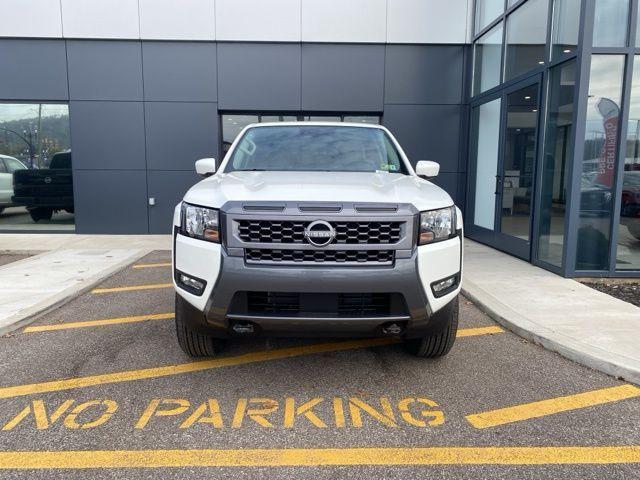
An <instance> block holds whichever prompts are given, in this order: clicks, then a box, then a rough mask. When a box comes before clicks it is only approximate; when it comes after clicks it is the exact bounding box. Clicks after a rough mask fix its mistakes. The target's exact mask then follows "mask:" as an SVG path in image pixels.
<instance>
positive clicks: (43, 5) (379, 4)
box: [0, 0, 472, 44]
mask: <svg viewBox="0 0 640 480" xmlns="http://www.w3.org/2000/svg"><path fill="white" fill-rule="evenodd" d="M470 3H472V2H471V0H0V22H1V23H0V37H26V38H33V37H35V38H37V37H45V38H52V37H53V38H56V37H57V38H61V37H64V38H105V39H140V38H142V39H150V40H222V41H257V42H262V41H264V42H345V43H385V42H386V43H423V44H425V43H436V44H437V43H453V44H461V43H465V41H466V38H467V23H468V18H469V4H470Z"/></svg>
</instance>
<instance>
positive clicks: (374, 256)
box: [245, 248, 395, 266]
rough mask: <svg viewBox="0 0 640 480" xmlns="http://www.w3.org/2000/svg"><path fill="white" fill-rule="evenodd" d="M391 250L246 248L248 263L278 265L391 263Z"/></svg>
mask: <svg viewBox="0 0 640 480" xmlns="http://www.w3.org/2000/svg"><path fill="white" fill-rule="evenodd" d="M394 257H395V252H394V251H393V250H289V249H286V250H278V249H270V248H246V249H245V261H246V262H247V263H248V264H252V263H253V264H269V263H271V264H278V265H287V264H289V265H305V264H306V265H313V264H335V265H361V264H369V265H376V266H378V265H392V264H393V260H394Z"/></svg>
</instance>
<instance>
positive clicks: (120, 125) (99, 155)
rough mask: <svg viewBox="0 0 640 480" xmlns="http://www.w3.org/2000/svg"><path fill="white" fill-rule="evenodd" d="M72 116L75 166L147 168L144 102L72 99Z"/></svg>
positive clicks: (72, 148)
mask: <svg viewBox="0 0 640 480" xmlns="http://www.w3.org/2000/svg"><path fill="white" fill-rule="evenodd" d="M69 118H70V122H71V150H72V152H73V165H74V168H78V169H85V170H86V169H98V170H105V169H106V170H143V169H145V168H146V163H145V146H144V109H143V105H142V102H96V101H91V102H88V101H71V102H70V103H69Z"/></svg>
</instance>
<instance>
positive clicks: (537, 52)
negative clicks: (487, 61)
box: [504, 0, 549, 80]
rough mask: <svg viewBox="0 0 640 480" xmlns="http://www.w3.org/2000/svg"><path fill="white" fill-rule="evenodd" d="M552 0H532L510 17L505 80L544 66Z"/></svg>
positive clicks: (508, 19)
mask: <svg viewBox="0 0 640 480" xmlns="http://www.w3.org/2000/svg"><path fill="white" fill-rule="evenodd" d="M548 6H549V2H548V0H529V1H528V2H526V3H525V4H524V5H522V6H521V7H518V9H517V10H515V11H514V12H513V13H512V14H511V15H509V17H507V39H506V47H505V68H504V79H505V80H510V79H512V78H515V77H517V76H519V75H522V74H523V73H527V72H528V71H529V70H532V69H534V68H536V67H539V66H540V65H544V63H545V62H544V57H545V44H546V39H547V10H548Z"/></svg>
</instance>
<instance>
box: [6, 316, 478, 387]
mask: <svg viewBox="0 0 640 480" xmlns="http://www.w3.org/2000/svg"><path fill="white" fill-rule="evenodd" d="M466 330H467V329H460V330H458V335H460V336H463V337H464V336H470V335H482V334H483V333H480V332H479V331H478V330H479V329H471V330H475V332H473V333H472V334H466V335H465V331H466ZM393 343H398V339H396V338H392V337H383V338H372V339H367V340H352V341H347V342H336V343H320V344H315V345H302V346H299V347H290V348H281V349H277V350H267V351H260V352H252V353H246V354H244V355H238V356H235V357H224V358H212V359H209V360H200V361H197V362H190V363H181V364H178V365H167V366H165V367H152V368H145V369H141V370H125V371H122V372H115V373H105V374H100V375H90V376H88V377H77V378H68V379H64V380H54V381H51V382H43V383H31V384H26V385H18V386H15V387H3V388H0V398H13V397H20V396H23V395H30V394H34V393H48V392H58V391H61V390H72V389H75V388H83V387H92V386H95V385H103V384H107V383H121V382H131V381H135V380H142V379H146V378H158V377H166V376H170V375H179V374H182V373H191V372H200V371H203V370H212V369H215V368H222V367H232V366H236V365H245V364H248V363H255V362H266V361H270V360H279V359H283V358H290V357H299V356H302V355H314V354H318V353H325V352H337V351H341V350H352V349H356V348H366V347H377V346H381V345H391V344H393Z"/></svg>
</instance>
